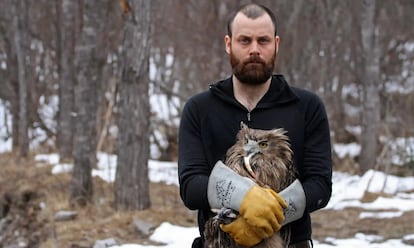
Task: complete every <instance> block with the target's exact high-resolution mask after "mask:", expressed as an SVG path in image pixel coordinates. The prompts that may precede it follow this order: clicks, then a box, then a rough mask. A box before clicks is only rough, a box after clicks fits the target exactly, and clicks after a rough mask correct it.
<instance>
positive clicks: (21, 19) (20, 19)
mask: <svg viewBox="0 0 414 248" xmlns="http://www.w3.org/2000/svg"><path fill="white" fill-rule="evenodd" d="M27 4H28V2H27V1H26V0H22V1H14V2H13V10H14V12H13V14H14V18H13V27H14V46H15V47H14V50H15V52H16V57H17V73H18V77H17V78H18V89H19V90H18V96H19V97H18V99H19V101H18V106H19V108H18V109H19V110H18V112H19V114H18V118H19V119H18V131H19V132H18V147H19V155H20V156H21V157H27V155H28V153H29V133H28V132H29V120H28V118H29V114H28V104H29V103H28V99H29V92H28V89H29V81H28V79H29V77H28V73H29V70H28V66H27V65H26V57H27V55H28V54H27V48H28V38H27V36H28V33H27V27H28V23H27V15H28V12H27V11H28V6H27Z"/></svg>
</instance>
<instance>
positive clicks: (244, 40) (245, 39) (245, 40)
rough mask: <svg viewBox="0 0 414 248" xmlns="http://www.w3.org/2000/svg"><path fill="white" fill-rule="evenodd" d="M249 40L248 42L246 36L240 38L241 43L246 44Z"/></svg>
mask: <svg viewBox="0 0 414 248" xmlns="http://www.w3.org/2000/svg"><path fill="white" fill-rule="evenodd" d="M249 42H250V40H249V39H247V38H242V39H240V43H242V44H248V43H249Z"/></svg>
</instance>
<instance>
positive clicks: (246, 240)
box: [220, 216, 263, 247]
mask: <svg viewBox="0 0 414 248" xmlns="http://www.w3.org/2000/svg"><path fill="white" fill-rule="evenodd" d="M220 228H221V230H223V231H224V232H226V233H228V234H229V235H230V236H231V237H232V238H233V239H234V241H236V243H237V244H239V245H242V246H246V247H251V246H254V245H257V244H258V243H260V241H262V239H263V238H262V237H260V236H258V235H257V233H256V232H255V231H254V228H253V227H252V226H250V225H249V224H247V222H246V220H245V219H243V217H242V216H239V217H237V218H236V219H235V220H234V221H233V222H231V223H230V224H227V225H225V224H222V225H220Z"/></svg>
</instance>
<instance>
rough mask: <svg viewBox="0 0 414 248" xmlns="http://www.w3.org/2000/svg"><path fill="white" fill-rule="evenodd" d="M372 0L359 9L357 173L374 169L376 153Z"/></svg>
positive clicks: (376, 50)
mask: <svg viewBox="0 0 414 248" xmlns="http://www.w3.org/2000/svg"><path fill="white" fill-rule="evenodd" d="M375 3H376V2H375V0H364V1H363V12H362V24H361V32H362V47H363V61H364V74H363V88H364V90H363V92H364V95H363V96H364V99H363V111H362V134H361V156H360V160H359V166H360V170H361V173H364V172H366V171H367V170H369V169H371V168H374V167H375V165H376V162H377V161H376V156H377V152H378V136H379V124H380V106H381V105H380V99H379V85H380V66H379V65H380V50H379V41H378V37H377V34H376V32H377V29H378V28H377V27H376V25H375Z"/></svg>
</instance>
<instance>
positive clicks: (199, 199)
mask: <svg viewBox="0 0 414 248" xmlns="http://www.w3.org/2000/svg"><path fill="white" fill-rule="evenodd" d="M209 173H210V170H209V166H208V163H207V159H206V157H205V154H204V149H203V143H202V140H201V117H200V111H199V110H198V108H197V104H196V102H195V101H193V100H192V99H190V100H189V101H188V102H187V103H186V105H185V106H184V109H183V112H182V116H181V121H180V128H179V135H178V177H179V188H180V196H181V198H182V200H183V202H184V204H185V206H186V207H187V208H189V209H191V210H196V209H209V204H208V200H207V184H208V176H209Z"/></svg>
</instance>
